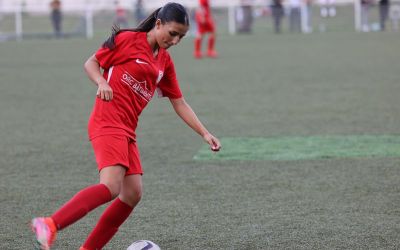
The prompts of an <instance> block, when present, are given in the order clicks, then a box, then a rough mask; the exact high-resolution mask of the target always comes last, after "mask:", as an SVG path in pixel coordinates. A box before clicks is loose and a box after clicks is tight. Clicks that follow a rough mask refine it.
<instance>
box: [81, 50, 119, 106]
mask: <svg viewBox="0 0 400 250" xmlns="http://www.w3.org/2000/svg"><path fill="white" fill-rule="evenodd" d="M84 68H85V71H86V74H87V75H88V77H89V79H90V80H91V81H92V82H94V83H95V84H96V85H97V93H96V95H97V96H98V97H100V98H101V99H102V100H104V101H111V100H112V98H113V91H112V89H111V87H110V85H109V84H108V82H107V81H106V79H104V77H103V75H102V74H101V70H100V63H99V61H98V60H97V58H96V56H95V55H92V56H91V57H89V59H87V61H86V62H85V65H84Z"/></svg>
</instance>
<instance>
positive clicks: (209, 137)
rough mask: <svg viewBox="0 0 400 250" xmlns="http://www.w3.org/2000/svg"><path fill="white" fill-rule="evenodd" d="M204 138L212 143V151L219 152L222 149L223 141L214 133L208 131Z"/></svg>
mask: <svg viewBox="0 0 400 250" xmlns="http://www.w3.org/2000/svg"><path fill="white" fill-rule="evenodd" d="M203 139H204V140H205V141H206V142H207V143H208V144H209V145H210V149H211V150H212V151H214V152H218V151H219V150H220V149H221V142H220V141H219V140H218V138H217V137H215V136H213V135H212V134H210V133H208V134H206V135H204V136H203Z"/></svg>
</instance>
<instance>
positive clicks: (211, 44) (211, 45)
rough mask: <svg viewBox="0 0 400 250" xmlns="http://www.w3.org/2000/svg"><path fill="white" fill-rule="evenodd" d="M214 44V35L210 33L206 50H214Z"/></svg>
mask: <svg viewBox="0 0 400 250" xmlns="http://www.w3.org/2000/svg"><path fill="white" fill-rule="evenodd" d="M214 46H215V37H214V36H212V35H211V36H210V37H209V38H208V51H213V50H214Z"/></svg>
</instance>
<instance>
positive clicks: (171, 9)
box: [103, 3, 189, 50]
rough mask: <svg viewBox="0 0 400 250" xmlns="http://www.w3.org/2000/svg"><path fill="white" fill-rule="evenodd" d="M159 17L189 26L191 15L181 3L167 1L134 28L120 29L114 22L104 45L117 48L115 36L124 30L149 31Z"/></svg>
mask: <svg viewBox="0 0 400 250" xmlns="http://www.w3.org/2000/svg"><path fill="white" fill-rule="evenodd" d="M157 19H160V21H161V23H162V24H164V23H167V22H171V21H173V22H177V23H180V24H183V25H187V26H189V15H188V13H187V11H186V9H185V7H183V6H182V5H181V4H179V3H167V4H166V5H165V6H164V7H162V8H158V9H156V10H155V11H154V12H153V13H151V14H150V15H149V16H148V17H147V18H146V19H144V20H143V21H142V22H140V23H139V25H138V26H137V27H136V28H134V29H120V27H119V26H118V25H116V24H114V25H113V26H112V28H111V36H110V37H109V38H107V40H106V41H105V42H104V43H103V47H104V48H109V49H111V50H112V49H115V37H116V36H117V35H118V34H119V33H121V32H124V31H134V32H149V31H150V30H151V29H153V28H154V26H155V25H156V21H157Z"/></svg>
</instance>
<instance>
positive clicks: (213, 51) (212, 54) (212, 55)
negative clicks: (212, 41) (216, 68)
mask: <svg viewBox="0 0 400 250" xmlns="http://www.w3.org/2000/svg"><path fill="white" fill-rule="evenodd" d="M207 56H208V57H211V58H217V57H218V53H217V51H215V50H209V51H207Z"/></svg>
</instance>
